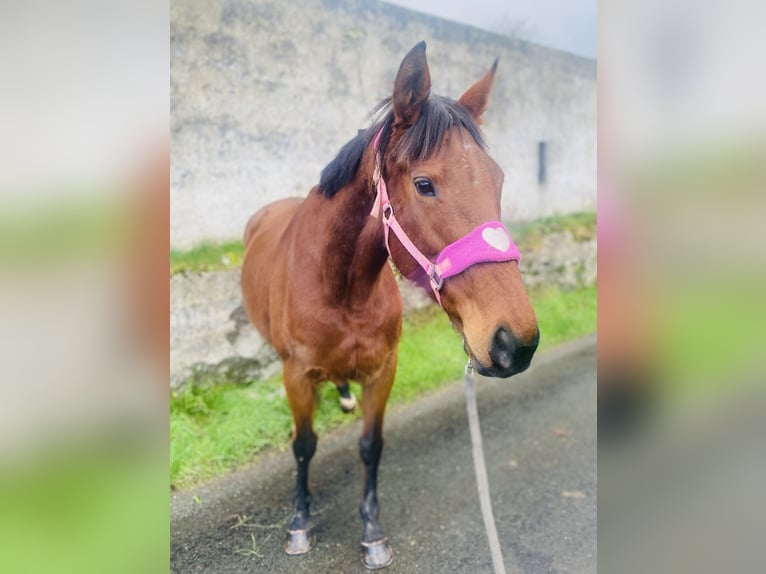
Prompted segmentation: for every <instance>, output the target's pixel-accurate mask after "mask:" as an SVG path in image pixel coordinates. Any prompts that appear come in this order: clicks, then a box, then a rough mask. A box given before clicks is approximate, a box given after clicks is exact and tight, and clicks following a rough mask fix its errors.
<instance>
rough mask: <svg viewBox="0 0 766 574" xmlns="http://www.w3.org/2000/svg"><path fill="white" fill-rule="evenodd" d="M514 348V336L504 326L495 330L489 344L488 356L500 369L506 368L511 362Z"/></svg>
mask: <svg viewBox="0 0 766 574" xmlns="http://www.w3.org/2000/svg"><path fill="white" fill-rule="evenodd" d="M515 349H516V338H515V337H514V336H513V335H512V334H511V333H510V332H509V331H508V330H507V329H505V328H504V327H500V328H499V329H498V330H497V331H495V335H494V337H492V343H491V344H490V346H489V356H490V358H491V359H492V363H493V364H494V365H495V366H497V367H500V368H502V369H508V368H510V366H511V365H512V364H513V354H514V351H515Z"/></svg>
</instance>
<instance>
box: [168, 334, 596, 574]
mask: <svg viewBox="0 0 766 574" xmlns="http://www.w3.org/2000/svg"><path fill="white" fill-rule="evenodd" d="M476 388H477V399H478V403H479V414H480V417H481V427H482V433H483V437H484V448H485V457H486V461H487V466H488V469H487V470H488V474H489V482H490V489H491V492H492V502H493V510H494V514H495V520H496V521H497V529H498V533H499V536H500V541H501V544H502V549H503V554H504V558H505V565H506V569H507V570H508V572H509V573H510V572H524V573H538V572H539V573H542V572H545V573H549V572H576V573H585V572H587V573H591V572H596V339H595V336H590V337H586V338H584V339H580V340H578V341H575V342H573V343H568V344H566V345H562V346H560V347H557V348H555V349H552V350H550V351H548V352H546V353H542V354H540V355H538V356H537V357H535V359H534V360H533V363H532V367H530V369H529V370H528V371H527V372H525V373H523V374H521V375H518V376H516V377H513V378H511V379H507V380H499V379H484V378H480V380H479V381H478V383H477V385H476ZM254 424H257V422H254ZM467 424H468V423H467V417H466V413H465V401H464V396H463V384H462V380H461V381H458V382H456V383H455V384H453V385H450V386H448V387H446V388H445V389H443V390H441V391H439V392H437V393H434V394H431V395H429V396H427V397H425V398H423V399H421V400H419V401H418V402H417V403H413V404H410V405H406V406H402V407H392V408H390V409H389V412H388V414H387V417H386V427H385V429H384V437H385V441H386V443H385V448H384V451H383V459H382V462H381V467H380V474H379V488H378V496H379V501H380V508H381V514H380V516H381V521H382V524H383V526H384V528H385V529H386V534H387V535H388V537H389V539H390V541H391V545H392V547H393V550H394V562H393V564H392V565H391V566H390V567H389V568H387V569H386V570H385V572H387V573H390V574H393V573H416V572H417V573H425V574H430V573H433V574H437V573H438V574H443V573H451V572H455V573H462V572H470V573H480V572H493V569H492V562H491V558H490V554H489V546H488V544H487V539H486V535H485V533H484V527H483V523H482V518H481V510H480V507H479V499H478V494H477V492H476V483H475V479H474V471H473V466H472V464H473V463H472V457H471V448H470V438H469V434H468V426H467ZM359 431H360V425H359V423H358V422H357V423H356V424H354V425H351V427H350V428H345V429H340V430H338V431H336V432H333V433H328V434H326V435H324V436H320V437H319V445H318V449H317V453H316V455H315V456H314V459H313V461H312V466H311V482H310V484H311V488H312V493H313V500H314V502H313V505H312V513H313V515H314V519H315V522H316V524H317V545H316V547H315V548H314V549H313V550H312V551H311V552H310V553H309V554H307V555H305V556H299V557H290V556H286V555H285V554H284V553H283V551H282V542H283V537H284V529H285V526H286V524H287V520H288V518H289V515H290V509H291V500H292V490H293V485H294V476H295V471H294V462H293V457H292V453H291V452H290V451H285V452H272V453H267V454H265V455H263V456H260V457H259V458H258V459H257V460H256V461H255V463H254V464H253V465H251V466H250V467H248V468H247V469H245V470H242V471H239V472H237V473H235V474H233V475H231V476H228V477H225V478H222V479H219V480H218V481H215V482H212V483H210V484H207V485H204V486H202V487H200V488H198V489H196V490H194V491H188V492H179V493H175V494H174V495H173V497H172V499H171V505H170V513H171V521H170V528H171V558H170V566H171V572H173V573H176V574H182V573H183V574H186V573H196V572H204V573H209V574H222V573H235V572H237V573H240V572H268V573H272V572H274V573H281V572H312V573H324V572H332V573H354V572H359V573H361V572H366V570H365V569H364V568H363V566H362V565H361V563H360V560H359V557H360V547H359V540H360V537H361V520H360V518H359V513H358V510H357V506H358V502H359V496H360V494H361V487H362V467H361V463H360V461H359V457H358V452H357V443H356V441H357V437H358V434H359Z"/></svg>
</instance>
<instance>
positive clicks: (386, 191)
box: [242, 42, 539, 569]
mask: <svg viewBox="0 0 766 574" xmlns="http://www.w3.org/2000/svg"><path fill="white" fill-rule="evenodd" d="M425 52H426V45H425V42H420V43H419V44H417V45H416V46H415V47H413V48H412V49H411V50H410V52H409V53H408V54H407V55H406V56H405V58H404V60H403V61H402V63H401V66H400V68H399V71H398V73H397V76H396V80H395V83H394V90H393V95H392V96H391V97H390V98H387V99H386V100H384V102H383V103H382V104H380V105H379V107H378V109H377V115H378V119H377V120H373V125H372V126H371V127H370V128H369V129H368V130H363V131H360V132H359V133H358V134H357V136H356V137H354V138H353V139H352V140H351V141H349V142H348V143H347V144H346V145H345V146H344V147H343V148H342V149H341V150H340V152H339V153H338V155H337V157H336V158H335V159H334V160H332V162H330V164H329V165H327V167H326V168H325V169H324V170H323V171H322V173H321V176H320V181H319V185H317V186H315V187H313V188H312V189H311V191H310V192H309V194H308V196H307V197H306V198H305V199H296V198H291V199H284V200H281V201H276V202H274V203H271V204H269V205H267V206H266V207H264V208H262V209H261V210H260V211H258V212H257V213H256V214H255V215H253V216H252V217H251V218H250V220H249V221H248V223H247V227H246V230H245V238H244V241H245V245H246V252H245V256H244V260H243V265H242V295H243V300H244V306H245V310H246V311H247V314H248V316H249V318H250V320H251V321H252V323H253V325H254V326H255V327H256V329H257V330H258V332H259V333H260V334H261V335H262V336H263V337H264V338H265V339H266V340H268V341H269V342H270V343H271V344H272V345H273V347H274V348H275V349H276V351H277V353H278V354H279V356H280V357H281V359H282V363H283V382H284V386H285V389H286V392H287V400H288V402H289V404H290V410H291V412H292V416H293V423H294V429H293V443H292V444H293V453H294V455H295V459H296V462H297V467H298V469H297V481H296V489H295V494H294V506H293V513H292V517H291V519H290V523H289V526H288V533H287V540H286V542H285V546H284V547H285V551H286V552H287V554H291V555H296V554H304V553H306V552H308V551H309V550H310V549H311V548H312V547H313V545H314V543H315V535H314V533H313V523H312V521H311V518H310V514H309V504H310V493H309V487H308V469H309V462H310V461H311V458H312V456H313V455H314V452H315V450H316V445H317V435H316V434H315V433H314V431H313V428H312V418H313V413H314V408H315V400H316V388H317V385H318V384H319V383H321V382H334V383H335V384H336V385H338V388H339V390H340V391H341V394H342V395H345V396H347V394H346V392H345V390H346V389H347V388H348V382H349V381H354V382H356V383H358V384H359V385H361V388H362V395H361V406H362V414H363V428H362V434H361V438H360V439H359V454H360V456H361V459H362V462H363V464H364V484H363V493H362V498H361V502H360V505H359V511H360V514H361V518H362V523H363V533H362V547H363V556H362V561H363V563H364V565H365V566H366V567H367V568H370V569H376V568H382V567H385V566H388V565H389V564H390V563H391V561H392V558H393V553H392V550H391V547H390V545H389V543H388V539H387V538H386V536H385V534H384V532H383V528H382V526H381V524H380V521H379V508H378V500H377V478H378V464H379V462H380V457H381V452H382V449H383V437H382V429H383V415H384V411H385V407H386V400H387V399H388V395H389V392H390V391H391V386H392V385H393V382H394V375H395V373H396V365H397V343H398V340H399V336H400V334H401V328H402V301H401V296H400V294H399V291H398V288H397V284H396V280H395V278H394V273H393V272H392V269H391V267H390V266H389V265H388V263H387V260H388V258H389V256H390V258H391V260H392V262H393V264H394V265H395V266H396V267H397V268H398V269H399V271H400V272H401V273H402V275H404V276H405V277H407V278H409V279H410V280H412V281H414V282H415V283H418V284H420V285H422V286H423V287H424V288H425V289H426V290H427V291H428V292H429V294H430V295H431V297H432V298H434V299H436V300H437V301H438V302H439V303H440V305H441V306H442V308H443V309H444V311H445V312H446V313H447V315H448V317H449V319H450V320H451V322H452V324H453V326H454V327H455V328H456V329H457V330H458V332H460V333H461V334H462V336H463V338H464V341H465V349H466V352H467V353H468V354H469V356H470V357H471V359H472V361H473V363H474V365H475V367H476V369H477V371H478V372H479V373H481V374H484V375H490V376H495V377H509V376H511V375H513V374H515V373H518V372H520V371H523V370H524V369H526V368H527V367H528V366H529V363H530V361H531V359H532V355H533V353H534V351H535V349H536V348H537V343H538V339H539V332H538V328H537V320H536V317H535V313H534V311H533V309H532V306H531V304H530V302H529V299H528V297H527V294H526V291H525V289H524V286H523V283H522V279H521V275H520V273H519V268H518V261H519V255H518V250H516V247H515V245H513V242H512V240H511V238H510V235H509V234H508V232H507V230H506V229H505V227H504V226H503V225H502V223H500V222H499V219H500V195H501V189H502V185H503V172H502V170H501V169H500V167H499V166H498V164H497V163H496V162H495V161H494V160H493V159H492V158H491V157H490V156H489V155H488V153H487V151H486V147H485V144H484V140H483V136H482V134H481V132H480V129H479V127H478V124H479V118H480V117H481V115H482V113H483V112H484V110H485V108H486V107H487V102H488V98H489V92H490V89H491V87H492V84H493V81H494V77H495V71H496V69H497V60H495V63H494V65H493V66H492V68H491V69H490V70H489V72H487V73H486V74H485V75H484V76H483V77H482V78H481V79H480V80H479V81H478V82H477V83H476V84H474V85H473V86H472V87H470V88H469V89H468V90H467V91H466V92H465V93H464V94H463V95H462V96H461V98H460V99H459V100H458V101H454V100H451V99H448V98H445V97H441V96H436V95H431V93H430V91H431V79H430V72H429V68H428V63H427V61H426V54H425ZM389 231H391V232H392V233H389ZM435 261H436V263H434V262H435Z"/></svg>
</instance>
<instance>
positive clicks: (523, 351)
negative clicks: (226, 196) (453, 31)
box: [375, 42, 539, 377]
mask: <svg viewBox="0 0 766 574" xmlns="http://www.w3.org/2000/svg"><path fill="white" fill-rule="evenodd" d="M496 69H497V60H495V63H494V65H493V66H492V68H491V69H490V70H489V72H487V73H486V74H485V75H484V76H483V77H482V78H481V79H480V80H479V81H478V82H476V83H475V84H474V85H473V86H471V87H470V88H469V89H468V90H467V91H466V92H465V93H464V94H463V95H462V96H461V97H460V99H459V100H458V101H454V100H451V99H448V98H444V97H440V96H435V95H432V94H431V78H430V72H429V69H428V63H427V61H426V55H425V43H424V42H421V43H420V44H418V45H416V46H415V47H414V48H413V49H412V50H410V52H409V53H408V54H407V56H405V58H404V60H403V61H402V63H401V66H400V68H399V72H398V74H397V76H396V81H395V84H394V91H393V95H392V97H391V99H390V101H389V102H388V104H387V105H388V114H387V116H386V118H385V119H384V120H383V121H382V122H381V124H380V127H378V126H376V128H375V129H376V131H377V132H378V137H377V138H376V146H377V157H378V160H377V161H378V162H379V166H378V167H379V172H380V177H381V178H382V180H383V181H384V182H385V183H384V188H385V190H386V191H385V192H384V193H387V196H388V197H387V201H386V202H385V205H383V219H384V221H386V219H387V218H390V217H391V216H392V215H394V214H395V219H396V222H397V225H398V226H399V228H400V230H401V231H402V232H403V233H402V234H401V235H400V234H397V233H391V234H388V233H387V236H388V237H387V242H388V247H389V252H390V254H391V258H392V260H393V262H394V264H395V265H396V267H397V268H398V269H399V270H400V271H401V273H402V274H403V275H404V276H405V277H407V278H409V279H411V280H412V281H414V282H416V283H419V284H421V285H423V286H424V287H426V288H428V287H429V284H430V285H431V286H432V287H433V290H432V291H431V293H432V296H433V297H434V298H436V299H438V300H439V302H440V303H441V305H442V307H443V308H444V310H445V312H446V313H447V315H448V316H449V318H450V320H451V321H452V324H453V325H454V327H455V328H456V329H457V330H458V331H459V332H460V333H461V334H462V336H463V338H464V341H465V345H466V351H467V352H468V353H469V355H470V356H471V357H472V358H473V362H474V364H475V366H476V368H477V370H478V371H479V372H480V373H481V374H485V375H490V376H496V377H509V376H511V375H513V374H515V373H518V372H520V371H523V370H524V369H526V368H527V367H528V366H529V363H530V361H531V359H532V355H533V354H534V352H535V349H536V348H537V344H538V340H539V331H538V327H537V319H536V317H535V313H534V311H533V309H532V306H531V304H530V302H529V298H528V296H527V293H526V290H525V289H524V285H523V283H522V278H521V274H520V272H519V266H518V260H519V257H518V256H515V257H514V256H513V255H508V256H505V257H503V256H502V254H503V253H511V252H513V250H515V246H513V242H512V240H511V239H510V235H508V233H507V230H506V229H505V227H504V226H503V225H502V224H501V223H499V222H500V217H501V215H500V197H501V192H502V187H503V178H504V175H503V171H502V169H501V168H500V166H499V165H498V164H497V162H495V160H493V159H492V158H491V157H490V155H489V154H488V153H487V150H486V147H485V145H484V141H483V137H482V135H481V131H480V129H479V127H478V124H479V122H480V118H481V116H482V114H483V113H484V110H485V109H486V107H487V102H488V100H489V93H490V90H491V88H492V84H493V81H494V78H495V71H496ZM489 222H494V223H489ZM402 238H404V239H402ZM408 239H409V240H410V242H411V245H410V246H409V247H408V245H407V243H408ZM482 241H484V242H485V243H486V245H484V244H483V243H482ZM477 242H478V243H477ZM412 246H414V247H415V249H414V251H419V254H420V255H423V256H425V260H426V261H427V262H437V261H438V259H439V256H440V255H442V256H443V255H444V254H445V253H447V251H448V250H447V249H445V248H447V247H449V251H450V253H452V254H453V255H455V257H453V258H456V259H457V258H460V257H468V258H469V259H471V258H473V259H471V261H469V263H468V265H466V266H465V269H462V270H460V271H459V272H458V273H457V274H454V275H451V276H449V278H445V279H443V280H442V279H439V280H438V284H435V282H434V277H433V275H432V274H430V273H429V269H428V263H426V264H425V265H424V264H423V263H422V262H418V256H417V255H413V249H411V248H410V247H412ZM511 246H513V249H511ZM476 249H479V250H481V249H485V250H487V251H492V250H493V249H497V250H498V251H499V252H500V255H501V256H499V257H497V258H493V257H492V256H491V254H490V256H488V257H482V256H475V254H474V253H467V254H466V253H465V250H468V251H475V250H476ZM461 250H463V251H464V253H462V254H461V253H460V251H461ZM515 253H518V252H517V251H515ZM429 275H431V276H429Z"/></svg>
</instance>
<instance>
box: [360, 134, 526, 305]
mask: <svg viewBox="0 0 766 574" xmlns="http://www.w3.org/2000/svg"><path fill="white" fill-rule="evenodd" d="M382 131H383V130H382V129H381V131H379V132H378V135H377V136H375V142H374V146H375V149H376V150H377V147H378V140H379V139H380V134H381V133H382ZM373 182H374V183H375V187H376V189H377V193H376V194H375V202H374V203H373V204H372V211H371V212H370V215H371V216H372V217H375V218H377V217H378V215H379V214H381V213H382V214H383V229H384V231H385V237H386V249H387V250H388V254H389V255H391V248H390V247H389V244H388V233H389V230H391V231H393V232H394V235H396V237H397V239H399V242H400V243H401V244H402V246H403V247H404V248H405V249H406V250H407V252H408V253H409V254H410V255H412V257H413V259H415V261H417V262H418V265H420V267H422V268H423V271H425V272H426V275H427V276H428V279H429V282H430V284H431V289H432V290H433V292H434V296H435V297H436V300H437V301H438V302H439V305H441V295H440V291H441V288H442V285H443V283H444V280H445V279H447V278H449V277H453V276H454V275H458V274H460V273H462V272H463V271H465V270H466V269H468V268H469V267H470V266H472V265H476V264H477V263H484V262H487V261H516V262H519V261H521V253H520V252H519V248H518V247H516V245H515V244H514V243H513V240H512V239H511V235H510V233H508V229H506V227H505V225H503V224H502V223H501V222H500V221H488V222H486V223H482V224H481V225H479V226H478V227H476V228H475V229H474V230H473V231H471V232H470V233H468V234H467V235H464V236H463V237H461V238H460V239H458V240H457V241H455V242H453V243H450V244H449V245H447V246H446V247H445V248H444V249H442V251H441V253H439V256H438V257H437V258H436V263H434V262H433V261H431V260H430V259H429V258H428V257H426V256H425V255H423V253H422V252H421V251H420V250H419V249H418V248H417V247H416V246H415V244H414V243H413V242H412V241H411V240H410V238H409V237H408V236H407V234H406V233H405V232H404V229H402V226H401V225H399V222H398V221H397V220H396V217H395V215H394V208H393V207H392V205H391V201H390V199H389V197H388V189H387V188H386V182H385V181H384V180H383V177H381V174H380V156H379V155H376V159H375V172H374V174H373Z"/></svg>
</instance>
